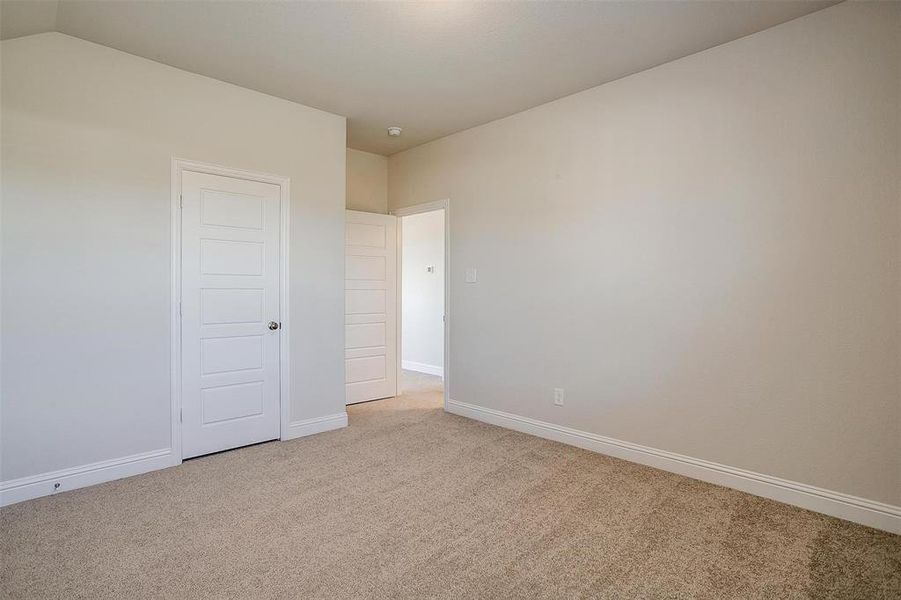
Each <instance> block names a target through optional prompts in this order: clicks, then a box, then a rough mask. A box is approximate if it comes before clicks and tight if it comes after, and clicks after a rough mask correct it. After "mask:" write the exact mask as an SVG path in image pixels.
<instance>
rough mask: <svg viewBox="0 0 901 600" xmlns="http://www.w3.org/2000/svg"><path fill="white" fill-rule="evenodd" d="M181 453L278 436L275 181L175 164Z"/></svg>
mask: <svg viewBox="0 0 901 600" xmlns="http://www.w3.org/2000/svg"><path fill="white" fill-rule="evenodd" d="M181 185H182V188H181V202H182V256H181V262H182V264H181V272H182V282H181V288H182V289H181V294H182V295H181V314H182V331H181V342H182V394H181V398H182V416H181V419H182V457H183V458H190V457H192V456H199V455H201V454H208V453H210V452H217V451H219V450H225V449H228V448H235V447H238V446H244V445H247V444H252V443H256V442H262V441H265V440H271V439H275V438H278V437H279V423H280V419H279V394H280V391H279V388H280V385H279V336H280V333H281V332H280V322H279V235H280V195H281V188H280V187H279V186H277V185H274V184H270V183H261V182H257V181H248V180H244V179H236V178H232V177H222V176H219V175H210V174H206V173H195V172H192V171H185V172H183V173H182V184H181Z"/></svg>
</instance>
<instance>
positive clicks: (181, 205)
mask: <svg viewBox="0 0 901 600" xmlns="http://www.w3.org/2000/svg"><path fill="white" fill-rule="evenodd" d="M184 207H185V199H184V196H182V195H181V194H179V195H178V208H179V209H182V208H184Z"/></svg>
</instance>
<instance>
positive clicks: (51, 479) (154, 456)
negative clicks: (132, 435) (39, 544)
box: [0, 448, 173, 506]
mask: <svg viewBox="0 0 901 600" xmlns="http://www.w3.org/2000/svg"><path fill="white" fill-rule="evenodd" d="M172 465H173V460H172V449H171V448H165V449H162V450H154V451H152V452H142V453H140V454H132V455H131V456H124V457H122V458H115V459H113V460H104V461H101V462H96V463H92V464H89V465H81V466H80V467H72V468H69V469H61V470H59V471H53V472H51V473H42V474H40V475H32V476H29V477H21V478H19V479H13V480H10V481H4V482H2V483H0V506H7V505H9V504H15V503H16V502H22V501H24V500H31V499H33V498H39V497H41V496H49V495H51V494H56V493H58V492H65V491H68V490H74V489H78V488H82V487H86V486H89V485H96V484H98V483H105V482H107V481H113V480H115V479H122V478H123V477H131V476H132V475H140V474H141V473H147V472H148V471H156V470H157V469H165V468H166V467H171V466H172ZM56 484H59V487H57V488H54V485H56Z"/></svg>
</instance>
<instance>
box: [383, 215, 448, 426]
mask: <svg viewBox="0 0 901 600" xmlns="http://www.w3.org/2000/svg"><path fill="white" fill-rule="evenodd" d="M436 210H444V365H443V368H444V385H443V386H441V387H442V388H443V390H444V410H447V399H448V398H449V397H450V391H449V390H450V368H449V367H448V365H449V364H450V327H449V324H450V318H451V317H450V313H451V310H450V198H445V199H443V200H435V201H434V202H425V203H423V204H415V205H413V206H405V207H403V208H398V209H396V210H392V211H391V212H390V213H389V214H392V215H394V216H395V217H397V385H398V388H399V387H400V384H401V381H402V378H401V372H402V371H403V369H402V367H401V362H402V360H403V347H402V345H401V330H402V327H403V312H402V311H403V262H402V260H403V252H404V244H403V230H404V227H403V223H404V221H403V218H402V217H409V216H410V215H417V214H419V213H426V212H433V211H436Z"/></svg>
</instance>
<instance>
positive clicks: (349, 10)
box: [0, 0, 836, 155]
mask: <svg viewBox="0 0 901 600" xmlns="http://www.w3.org/2000/svg"><path fill="white" fill-rule="evenodd" d="M835 3H836V2H834V1H794V0H784V1H781V2H773V1H767V0H764V1H739V2H735V1H730V2H726V1H722V2H708V1H703V2H695V1H679V2H673V1H662V2H660V1H626V2H588V1H586V2H561V1H549V2H548V1H545V2H425V1H421V2H299V1H298V2H272V1H262V0H260V1H234V2H225V1H190V0H181V1H156V0H153V1H145V0H128V1H108V0H104V1H96V0H62V1H60V2H50V1H40V0H27V1H21V0H3V2H2V5H0V6H2V12H0V25H2V37H3V38H4V39H5V38H10V37H18V36H22V35H29V34H32V33H40V32H45V31H59V32H62V33H65V34H68V35H72V36H75V37H79V38H82V39H85V40H89V41H92V42H96V43H99V44H103V45H105V46H110V47H112V48H117V49H119V50H123V51H125V52H129V53H131V54H136V55H138V56H143V57H145V58H149V59H152V60H156V61H159V62H162V63H165V64H168V65H172V66H174V67H178V68H181V69H185V70H187V71H192V72H194V73H199V74H202V75H207V76H209V77H214V78H216V79H221V80H223V81H228V82H230V83H234V84H236V85H240V86H243V87H247V88H251V89H254V90H258V91H260V92H265V93H267V94H272V95H274V96H279V97H281V98H286V99H288V100H293V101H295V102H299V103H301V104H305V105H308V106H312V107H315V108H319V109H322V110H326V111H329V112H333V113H337V114H340V115H344V116H346V117H347V118H348V122H347V124H348V130H347V143H348V145H349V146H350V147H352V148H357V149H360V150H367V151H370V152H376V153H379V154H386V155H387V154H392V153H394V152H398V151H401V150H404V149H406V148H410V147H412V146H416V145H418V144H422V143H424V142H427V141H430V140H433V139H436V138H439V137H442V136H445V135H448V134H450V133H453V132H455V131H459V130H461V129H466V128H469V127H473V126H475V125H479V124H482V123H486V122H488V121H491V120H494V119H497V118H500V117H504V116H507V115H510V114H513V113H516V112H519V111H521V110H524V109H527V108H531V107H533V106H536V105H538V104H542V103H544V102H548V101H550V100H554V99H556V98H560V97H563V96H566V95H568V94H572V93H574V92H578V91H580V90H584V89H587V88H589V87H594V86H596V85H600V84H602V83H605V82H608V81H612V80H614V79H618V78H620V77H623V76H625V75H629V74H631V73H635V72H638V71H642V70H644V69H648V68H650V67H653V66H656V65H659V64H661V63H665V62H668V61H671V60H675V59H677V58H681V57H683V56H687V55H689V54H692V53H695V52H698V51H701V50H704V49H706V48H710V47H713V46H716V45H719V44H722V43H724V42H728V41H731V40H734V39H737V38H739V37H742V36H745V35H748V34H751V33H754V32H757V31H760V30H762V29H766V28H768V27H772V26H774V25H777V24H779V23H782V22H785V21H788V20H791V19H794V18H796V17H799V16H801V15H804V14H807V13H810V12H813V11H816V10H819V9H821V8H825V7H826V6H829V5H832V4H835ZM390 125H399V126H401V127H403V130H404V131H403V135H402V136H401V137H399V138H392V137H388V136H387V134H386V128H387V127H388V126H390Z"/></svg>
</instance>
